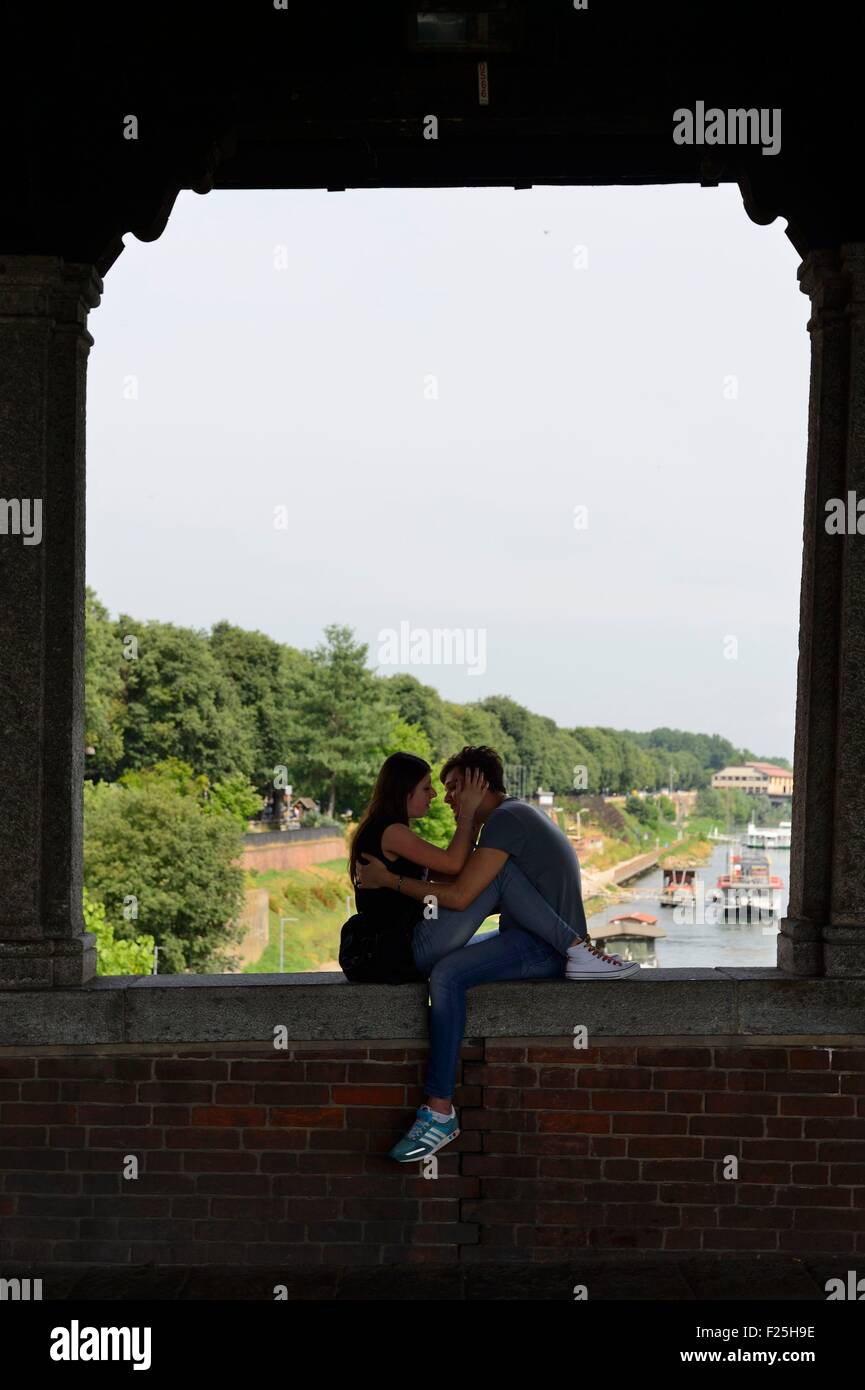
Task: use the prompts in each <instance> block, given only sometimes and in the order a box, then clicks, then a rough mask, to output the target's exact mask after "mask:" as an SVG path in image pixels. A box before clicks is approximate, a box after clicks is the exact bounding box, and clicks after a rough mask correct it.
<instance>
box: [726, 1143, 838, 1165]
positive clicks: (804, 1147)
mask: <svg viewBox="0 0 865 1390" xmlns="http://www.w3.org/2000/svg"><path fill="white" fill-rule="evenodd" d="M816 1157H817V1145H816V1144H815V1143H814V1142H813V1140H809V1139H746V1140H745V1142H744V1143H743V1145H742V1158H743V1159H749V1160H751V1159H756V1160H762V1161H763V1162H769V1161H771V1160H772V1159H780V1160H781V1162H782V1163H784V1162H786V1163H797V1162H800V1163H804V1162H808V1161H809V1160H813V1159H815V1158H816ZM820 1157H821V1158H823V1157H824V1155H823V1154H821V1155H820Z"/></svg>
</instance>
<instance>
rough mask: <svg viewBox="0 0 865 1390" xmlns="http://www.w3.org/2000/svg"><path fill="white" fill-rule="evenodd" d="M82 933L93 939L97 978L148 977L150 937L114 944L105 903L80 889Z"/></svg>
mask: <svg viewBox="0 0 865 1390" xmlns="http://www.w3.org/2000/svg"><path fill="white" fill-rule="evenodd" d="M83 906H84V930H85V931H88V932H94V933H95V936H96V974H97V975H149V974H150V973H151V970H152V968H153V947H154V945H155V942H154V940H153V937H152V936H146V935H144V936H136V937H133V938H132V939H131V940H129V941H115V939H114V928H113V927H112V925H111V923H110V922H109V921H108V919H107V917H106V915H105V904H104V903H101V902H99V901H98V900H97V899H96V898H91V896H90V894H89V893H88V892H87V889H86V888H85V889H84V904H83Z"/></svg>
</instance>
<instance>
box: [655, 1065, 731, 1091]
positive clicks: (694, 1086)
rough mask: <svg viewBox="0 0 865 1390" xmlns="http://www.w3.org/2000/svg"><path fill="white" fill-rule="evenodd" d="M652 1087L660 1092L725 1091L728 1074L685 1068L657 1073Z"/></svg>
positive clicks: (669, 1069) (667, 1069) (668, 1069)
mask: <svg viewBox="0 0 865 1390" xmlns="http://www.w3.org/2000/svg"><path fill="white" fill-rule="evenodd" d="M652 1085H653V1086H654V1088H655V1090H658V1091H692V1092H693V1091H695V1090H698V1089H699V1090H700V1091H724V1090H726V1088H727V1074H726V1072H723V1071H699V1070H690V1071H689V1070H688V1069H686V1068H684V1067H677V1068H673V1067H670V1068H666V1069H664V1070H663V1071H656V1072H655V1074H654V1077H653V1080H652Z"/></svg>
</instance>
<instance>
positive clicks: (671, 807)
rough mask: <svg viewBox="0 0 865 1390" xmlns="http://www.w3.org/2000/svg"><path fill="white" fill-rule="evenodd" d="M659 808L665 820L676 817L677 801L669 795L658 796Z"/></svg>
mask: <svg viewBox="0 0 865 1390" xmlns="http://www.w3.org/2000/svg"><path fill="white" fill-rule="evenodd" d="M658 809H659V810H660V812H661V815H662V816H663V818H664V820H675V819H676V805H675V802H674V801H672V800H671V799H670V797H669V796H659V797H658Z"/></svg>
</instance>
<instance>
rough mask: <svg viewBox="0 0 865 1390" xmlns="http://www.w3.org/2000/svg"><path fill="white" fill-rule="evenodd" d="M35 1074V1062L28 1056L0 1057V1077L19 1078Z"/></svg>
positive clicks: (4, 1078)
mask: <svg viewBox="0 0 865 1390" xmlns="http://www.w3.org/2000/svg"><path fill="white" fill-rule="evenodd" d="M35 1075H36V1063H35V1062H34V1061H33V1060H32V1058H30V1057H0V1079H2V1080H4V1081H7V1080H8V1081H14V1080H21V1079H23V1078H29V1077H31V1076H35Z"/></svg>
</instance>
